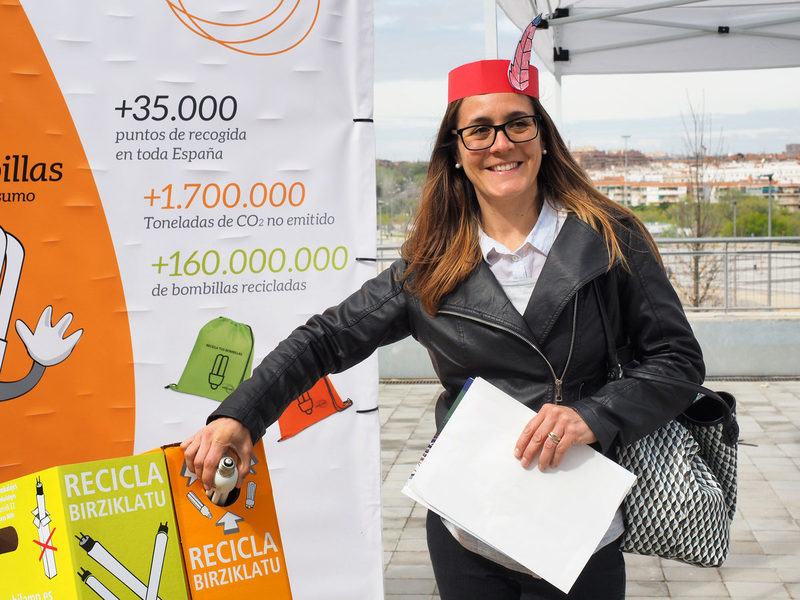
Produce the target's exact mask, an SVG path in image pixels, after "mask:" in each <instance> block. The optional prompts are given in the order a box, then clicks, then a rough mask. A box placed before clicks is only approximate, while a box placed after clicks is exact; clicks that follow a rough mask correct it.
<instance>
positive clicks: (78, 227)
mask: <svg viewBox="0 0 800 600" xmlns="http://www.w3.org/2000/svg"><path fill="white" fill-rule="evenodd" d="M0 107H2V108H0V131H2V137H0V200H2V202H0V205H1V206H2V208H0V232H1V233H2V238H3V243H2V244H0V250H4V251H5V254H4V255H3V257H2V258H3V264H4V268H3V269H2V279H0V285H1V287H0V333H3V334H4V335H3V338H4V339H3V340H2V341H0V345H2V346H3V352H2V358H0V481H6V480H9V479H12V478H15V477H19V476H21V475H24V474H27V473H30V472H33V471H37V470H40V469H43V468H47V467H51V466H53V465H61V464H68V463H75V462H82V461H87V460H92V459H100V458H108V457H114V456H121V455H126V454H130V453H131V452H132V451H133V438H134V428H135V424H134V423H135V420H134V411H135V400H134V372H133V352H132V347H131V338H130V327H129V324H128V314H127V310H126V305H125V297H124V293H123V288H122V282H121V279H120V272H119V267H118V265H117V261H116V255H115V251H114V246H113V244H112V240H111V235H110V232H109V229H108V224H107V222H106V218H105V213H104V211H103V206H102V202H101V200H100V196H99V193H98V191H97V187H96V185H95V181H94V177H93V174H92V171H91V168H90V167H89V164H88V161H87V158H86V155H85V153H84V150H83V147H82V145H81V141H80V138H79V136H78V132H77V130H76V128H75V124H74V123H73V121H72V117H71V115H70V113H69V109H68V107H67V105H66V102H65V101H64V97H63V94H62V92H61V89H60V88H59V84H58V81H56V78H55V76H54V74H53V72H52V71H51V69H50V66H49V64H48V60H47V57H46V56H45V54H44V51H43V49H42V47H41V46H40V44H39V40H38V39H37V37H36V33H35V32H34V30H33V28H32V27H31V24H30V23H29V21H28V18H27V16H26V15H25V11H24V9H23V8H22V7H21V5H20V4H19V2H17V1H15V0H4V1H3V2H0ZM26 382H27V383H26Z"/></svg>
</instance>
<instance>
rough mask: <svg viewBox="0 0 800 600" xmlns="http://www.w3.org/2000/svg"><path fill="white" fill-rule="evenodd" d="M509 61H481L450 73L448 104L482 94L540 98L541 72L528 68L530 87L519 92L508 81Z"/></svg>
mask: <svg viewBox="0 0 800 600" xmlns="http://www.w3.org/2000/svg"><path fill="white" fill-rule="evenodd" d="M508 67H509V61H507V60H502V59H499V60H479V61H477V62H471V63H467V64H466V65H461V66H460V67H456V68H455V69H453V70H452V71H450V75H449V76H448V85H447V103H448V104H449V103H450V102H453V101H454V100H458V99H459V98H466V97H467V96H479V95H481V94H500V93H503V92H511V93H515V94H526V95H528V96H533V97H534V98H538V97H539V72H538V71H537V70H536V67H534V66H530V67H528V68H529V69H530V70H529V72H528V87H526V88H525V89H524V90H518V89H517V88H515V87H514V86H512V85H511V82H510V81H509V80H508Z"/></svg>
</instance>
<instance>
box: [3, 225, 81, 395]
mask: <svg viewBox="0 0 800 600" xmlns="http://www.w3.org/2000/svg"><path fill="white" fill-rule="evenodd" d="M0 256H1V257H2V264H0V274H1V275H2V280H1V281H0V368H2V366H3V358H4V356H5V351H6V343H7V342H6V336H7V335H8V325H9V323H10V322H11V310H12V308H13V307H14V300H15V298H16V297H17V287H18V285H19V277H20V274H21V273H22V262H23V260H24V259H25V250H24V248H23V247H22V244H20V242H19V240H18V239H17V238H15V237H14V236H13V235H11V234H10V233H7V232H6V231H4V230H3V229H2V228H0ZM52 317H53V307H52V306H48V307H47V308H45V309H44V310H43V311H42V315H41V316H40V317H39V322H38V323H37V324H36V329H35V330H34V331H33V332H31V330H30V328H29V327H28V326H27V325H26V324H25V322H24V321H22V320H21V319H17V321H16V322H15V324H14V326H15V328H16V330H17V335H19V337H20V339H21V340H22V343H23V344H25V349H26V350H27V351H28V355H29V356H30V357H31V358H32V359H33V365H32V366H31V369H30V371H28V374H27V375H26V376H25V377H23V378H22V379H20V380H18V381H0V402H2V401H3V400H11V399H12V398H18V397H19V396H22V395H23V394H27V393H28V392H29V391H31V390H32V389H33V388H34V387H35V386H36V384H37V383H39V380H40V379H41V378H42V375H43V374H44V370H45V369H46V368H47V367H52V366H53V365H57V364H58V363H60V362H62V361H63V360H65V359H66V358H67V357H68V356H69V355H70V354H71V353H72V350H73V349H74V348H75V344H77V343H78V340H79V339H80V337H81V334H82V333H83V329H79V330H78V331H76V332H75V333H73V334H72V335H70V336H68V337H66V338H65V337H64V333H65V332H66V331H67V328H68V327H69V325H70V323H72V313H67V314H65V315H64V316H63V317H61V318H60V319H59V320H58V323H56V324H55V325H53V324H52Z"/></svg>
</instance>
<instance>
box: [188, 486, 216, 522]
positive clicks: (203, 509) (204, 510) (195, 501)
mask: <svg viewBox="0 0 800 600" xmlns="http://www.w3.org/2000/svg"><path fill="white" fill-rule="evenodd" d="M186 497H187V498H188V499H189V502H191V503H192V506H194V507H195V508H196V509H197V510H198V511H200V514H201V515H203V516H204V517H205V518H206V519H210V518H211V511H210V510H209V509H208V507H207V506H206V505H205V504H203V501H202V500H200V498H199V497H198V496H197V494H195V493H194V492H189V493H187V494H186Z"/></svg>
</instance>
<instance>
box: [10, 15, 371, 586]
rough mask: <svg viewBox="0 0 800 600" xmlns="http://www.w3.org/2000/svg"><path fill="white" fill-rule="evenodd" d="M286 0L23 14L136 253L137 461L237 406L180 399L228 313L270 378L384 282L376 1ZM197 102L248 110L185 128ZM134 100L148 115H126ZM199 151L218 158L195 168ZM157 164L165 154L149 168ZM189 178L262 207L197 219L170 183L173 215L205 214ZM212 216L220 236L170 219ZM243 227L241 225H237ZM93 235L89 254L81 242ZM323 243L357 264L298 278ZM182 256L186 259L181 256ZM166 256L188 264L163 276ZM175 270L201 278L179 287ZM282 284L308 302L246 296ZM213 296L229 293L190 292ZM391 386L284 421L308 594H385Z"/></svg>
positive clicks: (115, 230)
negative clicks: (324, 315) (184, 380)
mask: <svg viewBox="0 0 800 600" xmlns="http://www.w3.org/2000/svg"><path fill="white" fill-rule="evenodd" d="M286 5H287V6H286V7H282V8H280V9H276V11H277V12H276V13H275V14H273V15H271V16H268V17H267V18H262V17H264V15H263V14H262V13H263V12H264V11H265V10H266V9H263V8H262V7H261V6H260V3H257V2H248V1H245V2H242V1H236V2H233V1H223V2H214V3H211V2H199V1H198V2H184V3H183V6H185V7H186V9H187V12H190V13H193V17H192V16H188V15H187V14H181V13H180V11H177V9H176V10H175V11H173V9H172V8H174V7H172V8H171V3H170V2H169V0H162V1H157V2H136V3H131V2H119V1H99V0H98V1H88V0H86V1H82V2H79V3H75V2H68V1H66V0H61V1H58V2H36V1H24V2H23V6H24V8H25V11H26V13H27V15H28V18H29V19H30V21H31V23H32V25H33V27H34V29H35V31H36V34H37V36H38V38H39V40H40V42H41V44H42V46H43V48H44V51H45V53H46V55H47V57H48V59H49V61H50V64H51V66H52V68H53V70H54V72H55V75H56V79H57V80H58V83H59V86H60V88H61V91H62V92H63V95H64V97H65V99H66V102H67V105H68V108H69V111H70V113H71V116H72V119H73V120H74V122H75V125H76V127H77V130H78V133H79V136H80V138H81V141H82V144H83V147H84V149H85V152H86V155H87V157H88V159H89V163H90V166H91V168H92V171H93V174H94V177H95V180H96V183H97V186H98V189H99V193H100V196H101V198H102V203H103V208H104V211H105V214H106V217H107V220H108V224H109V229H110V232H111V235H112V239H113V243H114V246H115V249H116V253H117V261H118V263H119V268H120V274H121V275H120V276H121V278H122V284H123V286H124V291H125V300H126V304H127V308H128V317H129V320H130V330H131V331H130V333H131V341H132V347H133V359H134V369H135V382H136V439H135V446H134V449H135V452H141V451H146V450H148V449H151V448H154V447H157V446H159V445H161V444H164V443H170V442H176V441H180V440H181V439H183V438H184V437H186V436H187V435H189V434H190V433H192V432H193V431H195V430H196V429H198V428H199V427H201V426H202V425H203V424H204V422H205V418H206V416H207V414H208V413H209V412H211V411H212V410H213V409H214V408H215V406H216V405H217V404H216V402H214V401H213V400H209V399H207V398H202V397H199V396H194V395H188V394H181V393H178V392H174V391H172V390H168V389H165V385H166V384H168V383H174V382H176V381H177V380H178V378H179V377H180V375H181V371H182V369H183V367H184V365H185V364H186V360H187V358H188V355H189V352H190V350H191V348H192V345H193V344H194V341H195V338H196V336H197V334H198V331H199V329H200V327H201V326H202V325H203V324H205V323H206V322H208V321H209V320H211V319H213V318H214V317H217V316H220V315H222V316H226V317H228V318H231V319H233V320H236V321H239V322H243V323H246V324H248V325H250V327H251V328H252V330H253V332H254V337H255V355H254V365H255V364H257V363H258V361H260V359H261V358H262V357H263V355H264V354H265V353H266V352H267V351H268V350H269V349H270V348H271V347H273V346H274V344H275V343H276V342H277V341H279V340H280V339H281V337H283V336H284V335H285V334H287V333H288V332H289V331H290V330H291V329H292V328H293V327H294V326H296V325H298V324H301V323H302V322H304V321H305V319H306V318H307V317H308V316H309V315H310V314H313V313H315V312H319V311H321V310H322V309H324V308H326V307H327V306H329V305H331V304H334V303H336V302H338V301H339V300H340V299H341V298H343V297H344V296H345V295H347V294H348V293H349V292H351V291H352V290H354V289H356V288H357V287H358V286H359V285H360V284H361V283H362V282H363V281H364V280H365V279H367V278H368V277H370V276H372V275H374V266H370V264H369V263H366V264H364V263H357V262H356V261H355V260H354V259H355V257H356V256H374V255H375V228H374V223H375V214H374V211H375V181H374V160H375V157H374V137H373V129H372V124H371V123H370V122H368V121H367V122H354V119H367V120H368V119H371V117H372V21H373V16H372V3H371V2H364V1H362V0H326V1H325V2H318V1H316V0H300V1H299V2H297V3H286ZM295 5H296V10H294V11H293V12H290V9H291V8H292V7H293V6H295ZM270 10H271V9H270ZM209 21H216V22H220V23H228V24H230V23H240V24H241V23H249V22H252V24H250V25H242V26H239V27H224V26H221V25H213V24H211V23H209ZM208 37H213V38H215V39H216V40H218V41H220V42H225V43H215V42H214V41H211V40H210V39H207V38H208ZM157 96H162V98H161V99H160V100H157ZM187 96H191V97H192V98H194V99H195V100H196V101H198V102H199V101H200V100H202V99H203V98H208V97H213V98H214V99H215V100H216V103H217V105H218V108H221V107H222V105H223V104H222V99H223V98H228V100H227V101H226V102H225V104H224V106H225V109H226V111H228V112H227V113H226V115H225V116H226V120H223V119H222V118H221V117H220V116H219V115H220V113H216V114H215V115H214V116H212V117H211V118H208V117H210V116H211V115H212V113H211V107H212V101H211V100H207V101H206V103H205V105H204V106H205V108H206V113H205V116H204V117H203V118H201V117H200V116H199V114H197V115H195V116H194V117H192V118H189V119H187V118H185V117H187V116H188V114H189V113H190V110H189V109H190V108H191V105H192V102H193V101H191V100H186V101H184V105H183V109H184V111H183V113H179V112H178V110H179V108H180V106H179V103H180V101H181V99H182V98H185V97H187ZM141 97H146V99H147V100H144V99H140V98H141ZM230 98H234V99H235V106H236V108H235V115H234V116H232V117H231V115H232V114H233V112H234V109H233V106H234V104H233V101H232V100H230ZM137 99H138V100H137ZM123 101H125V102H126V103H127V106H129V107H133V108H138V109H139V110H138V112H136V113H135V112H134V111H133V110H131V111H128V112H122V111H120V110H115V109H118V108H119V107H121V106H122V105H123ZM145 101H147V102H149V106H150V109H151V113H149V116H148V117H147V118H143V119H142V120H137V119H135V118H134V114H137V115H138V116H139V117H144V116H145V113H144V112H143V108H142V105H143V103H144V102H145ZM157 104H160V105H163V106H164V107H165V109H160V108H156V105H157ZM163 110H166V111H167V112H166V113H163V112H162V111H163ZM162 115H163V116H164V118H163V119H160V118H159V119H156V118H154V117H161V116H162ZM229 117H230V118H229ZM234 130H235V132H234ZM192 132H201V136H205V137H206V138H207V137H209V136H211V137H212V138H213V136H215V135H216V132H234V133H235V134H236V135H238V136H239V137H242V135H241V134H242V133H244V137H245V138H246V139H238V140H227V141H224V142H220V141H219V138H216V139H195V140H190V139H189V136H190V135H192ZM153 134H156V135H164V136H165V137H164V138H163V139H155V140H154V139H152V136H153ZM180 135H183V139H182V140H175V139H170V138H171V137H178V136H180ZM134 138H136V139H134ZM143 138H150V139H143ZM176 147H177V148H180V149H181V150H180V151H175V150H174V148H176ZM183 151H198V152H201V151H202V152H207V153H208V154H207V155H206V156H203V157H199V158H196V159H194V160H192V161H189V160H187V159H186V157H185V156H184V155H182V152H183ZM153 152H155V154H156V156H157V157H158V158H154V159H145V158H143V156H144V153H153ZM128 153H129V154H128ZM298 182H299V183H300V184H302V187H303V188H304V189H305V196H304V199H303V202H302V205H301V206H299V207H292V206H289V205H288V203H284V205H283V206H281V207H279V208H274V207H271V206H270V204H269V202H267V203H266V204H265V205H264V206H262V207H260V208H254V207H253V206H249V207H246V206H245V204H246V202H245V200H246V198H247V194H248V192H249V190H251V189H253V187H254V186H255V185H256V184H259V183H263V184H264V185H265V187H266V188H267V189H272V187H273V186H274V185H275V184H276V183H277V184H281V183H282V184H283V185H284V186H285V187H286V188H287V189H288V188H290V187H291V186H292V184H294V183H298ZM187 183H190V184H191V183H196V184H200V185H201V186H203V188H201V189H206V188H207V186H211V185H212V184H217V185H218V186H219V188H220V189H224V188H225V186H227V185H229V184H231V183H237V184H238V185H239V186H240V189H241V190H242V199H241V201H240V202H239V203H238V205H237V206H236V207H234V208H226V207H224V206H222V204H221V203H220V204H218V205H217V206H216V207H214V208H208V207H206V206H203V204H202V200H201V198H200V197H199V196H198V197H197V198H196V199H195V201H194V203H193V205H192V206H191V207H190V208H188V209H185V208H180V209H178V208H177V207H176V208H173V209H169V208H164V203H165V198H164V194H163V192H162V190H164V188H165V187H166V186H168V185H172V186H173V188H172V189H173V190H174V191H173V200H172V203H171V204H172V205H177V204H180V203H181V202H183V204H186V202H187V201H188V196H187V194H188V193H189V192H190V191H192V189H193V188H189V190H188V191H187V190H185V189H184V185H185V184H187ZM208 189H210V190H211V191H212V192H213V190H214V189H216V188H213V186H212V187H210V188H208ZM231 189H233V188H231ZM257 189H258V190H261V189H262V188H261V187H258V188H257ZM298 189H300V188H299V187H297V186H295V190H298ZM276 190H277V191H276V193H279V192H280V191H281V187H280V185H278V187H277V188H276ZM153 191H155V193H157V194H158V193H159V192H161V195H162V197H161V198H160V199H156V200H155V201H154V202H153V205H152V206H151V203H150V202H149V201H148V200H147V199H146V198H145V196H147V195H149V194H152V192H153ZM211 198H212V197H211V196H209V201H208V204H213V202H212V201H211ZM320 215H326V216H327V219H326V220H327V221H328V222H327V223H326V224H313V225H300V226H289V225H287V219H288V218H289V217H292V216H295V217H298V216H299V217H308V216H311V217H312V218H316V217H319V216H320ZM194 217H199V218H201V219H208V220H211V222H212V223H213V224H212V225H211V226H209V227H200V228H196V227H189V226H179V227H177V228H173V227H168V226H166V225H164V226H161V227H156V225H155V223H156V222H161V221H162V220H174V219H185V220H191V219H192V218H194ZM224 217H232V221H233V224H228V225H226V226H220V225H219V219H220V218H224ZM239 218H243V221H241V222H240V221H238V219H239ZM280 219H283V224H279V222H280ZM276 220H277V221H276ZM75 236H76V243H79V242H78V241H77V240H79V238H80V232H75ZM303 247H306V248H309V249H310V250H311V252H312V253H313V252H314V251H316V250H317V249H318V248H327V249H328V251H330V252H333V251H334V249H335V248H340V250H339V251H338V254H337V257H338V258H339V259H341V258H342V256H343V253H342V250H341V248H345V249H346V253H347V260H346V261H345V262H344V263H340V264H339V266H342V265H343V268H341V269H335V268H333V267H332V266H328V267H326V268H322V269H320V270H317V269H315V268H313V267H312V268H309V269H308V270H304V271H302V272H298V270H297V269H292V265H294V264H295V263H294V259H295V257H296V256H300V259H301V264H302V258H303V257H304V256H305V255H304V254H299V255H298V252H299V251H300V249H301V248H303ZM276 248H282V249H283V250H284V252H285V255H286V257H287V263H286V266H285V267H284V268H283V269H281V270H279V271H276V272H269V269H267V270H264V271H261V272H256V270H255V269H251V270H245V272H243V273H241V274H238V275H237V274H234V273H232V272H227V269H226V268H225V267H226V266H229V265H230V264H231V263H230V257H231V255H232V254H233V253H234V252H235V251H237V250H244V251H245V252H247V253H248V254H250V253H252V251H253V250H259V249H260V250H264V251H265V253H266V255H269V254H270V253H271V252H272V251H273V250H275V249H276ZM194 251H197V252H198V254H197V255H196V256H195V258H197V259H200V258H202V257H203V256H206V255H208V257H209V260H210V261H211V262H209V263H208V265H207V266H208V267H209V268H208V271H210V272H211V274H210V275H207V274H204V273H203V272H202V271H201V272H199V273H196V274H191V273H190V272H189V271H192V269H193V265H189V267H188V268H189V270H188V271H187V270H186V269H184V266H185V264H186V263H185V261H186V259H188V258H189V257H190V255H191V253H192V252H194ZM212 251H213V252H212ZM176 252H179V253H180V254H179V255H178V256H180V260H177V259H170V257H173V256H175V253H176ZM322 252H323V255H324V254H325V251H322ZM217 255H218V256H220V257H221V263H220V266H219V267H218V268H215V267H214V265H215V263H214V262H213V261H214V257H215V256H217ZM171 260H172V261H173V262H170V261H171ZM175 261H177V262H175ZM158 262H166V263H168V265H169V266H167V267H162V270H161V273H159V272H158V269H157V267H155V266H153V265H155V264H157V263H158ZM176 265H177V266H176ZM174 269H178V270H179V271H181V275H180V276H170V275H169V274H168V273H170V272H172V271H173V270H174ZM98 275H99V276H100V275H101V274H98ZM268 282H282V283H283V284H284V285H286V284H287V283H292V282H294V283H295V284H302V287H304V290H302V291H296V290H295V291H269V292H266V291H245V290H244V284H246V283H253V284H263V283H268ZM204 283H205V284H208V285H211V286H216V287H215V288H214V290H215V291H210V292H209V291H208V289H209V288H208V286H206V288H205V290H206V292H204V293H190V294H183V293H181V292H180V291H179V290H181V289H185V288H186V287H187V286H188V287H191V286H195V287H198V286H199V287H201V288H202V287H203V284H204ZM159 286H161V287H160V289H161V293H159V294H155V293H154V290H155V289H156V288H157V287H159ZM176 286H177V287H176ZM234 287H235V288H236V291H235V292H234V291H232V290H233V288H234ZM273 287H274V286H273ZM88 333H90V332H87V334H88ZM109 350H110V351H112V350H113V349H109ZM97 367H98V368H101V369H102V365H97ZM376 375H377V365H376V361H375V359H374V358H373V359H370V360H368V361H366V362H365V363H363V364H362V365H360V366H359V367H357V368H354V369H352V370H351V371H349V372H347V373H343V374H341V375H338V376H333V377H332V378H331V380H332V382H333V384H334V387H335V388H336V390H337V391H338V392H339V394H340V395H341V397H342V399H345V398H350V399H352V400H353V402H354V405H353V407H351V408H350V409H349V410H345V411H343V412H341V413H337V414H334V415H332V416H331V417H329V418H328V419H326V420H324V421H321V422H319V423H317V424H315V425H313V426H312V427H310V428H309V429H307V430H305V431H303V432H302V433H301V434H299V435H297V436H296V437H293V438H290V439H288V440H286V441H284V442H280V443H278V442H277V439H278V437H280V436H279V433H278V431H277V427H273V428H271V429H270V430H269V431H268V432H267V435H266V436H265V444H266V450H267V457H268V461H269V466H270V471H271V474H272V479H273V486H274V491H275V496H276V504H277V508H278V514H279V519H280V524H281V533H282V536H283V540H284V547H285V552H286V557H287V568H288V571H289V574H290V580H291V584H292V588H293V592H294V597H295V598H296V599H304V598H305V599H309V600H320V599H324V598H331V599H340V598H379V597H382V567H381V564H382V560H381V556H382V555H381V538H380V531H381V530H380V527H381V522H380V460H379V439H378V436H379V422H378V415H377V413H369V414H358V413H357V412H356V409H364V408H371V407H373V406H375V405H376V404H377V377H376ZM108 393H109V394H113V390H108Z"/></svg>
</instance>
